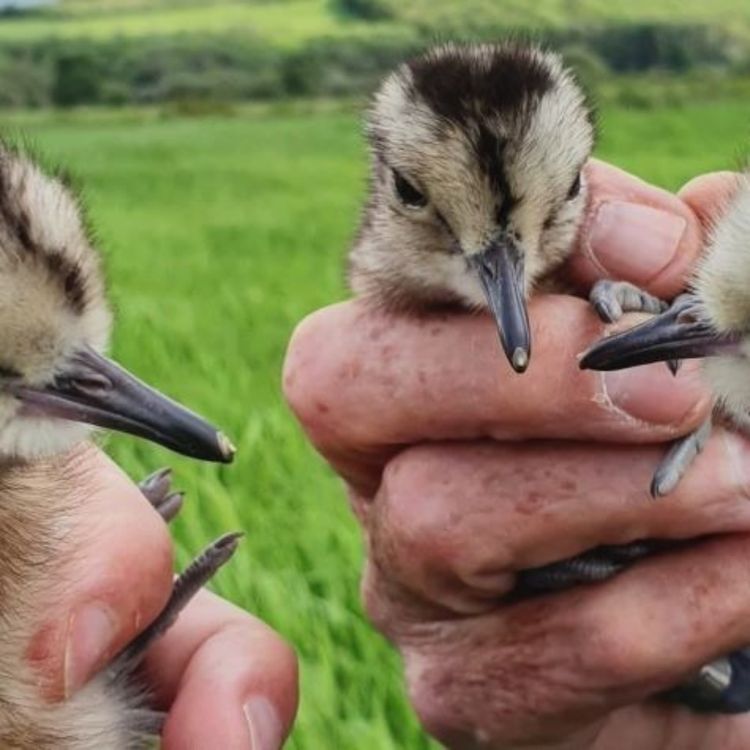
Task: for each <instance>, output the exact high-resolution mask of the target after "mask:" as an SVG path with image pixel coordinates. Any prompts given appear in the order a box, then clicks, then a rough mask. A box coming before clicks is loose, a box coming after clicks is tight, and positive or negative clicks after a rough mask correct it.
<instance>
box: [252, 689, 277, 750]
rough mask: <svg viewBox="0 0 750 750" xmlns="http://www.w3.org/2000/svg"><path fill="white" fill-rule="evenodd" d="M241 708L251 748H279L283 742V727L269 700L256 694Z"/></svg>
mask: <svg viewBox="0 0 750 750" xmlns="http://www.w3.org/2000/svg"><path fill="white" fill-rule="evenodd" d="M242 710H243V711H244V712H245V719H246V720H247V725H248V727H249V729H250V748H251V750H280V749H281V746H282V744H283V742H284V735H283V728H282V725H281V719H279V715H278V713H277V712H276V709H275V708H274V707H273V704H272V703H271V701H269V700H268V698H264V697H263V696H256V697H254V698H250V700H249V701H248V702H247V703H245V705H244V706H243V707H242Z"/></svg>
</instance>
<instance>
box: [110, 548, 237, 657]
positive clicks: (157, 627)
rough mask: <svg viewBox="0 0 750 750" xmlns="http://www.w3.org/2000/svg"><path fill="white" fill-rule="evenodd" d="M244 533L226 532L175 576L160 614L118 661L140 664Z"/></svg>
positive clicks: (227, 558) (226, 558)
mask: <svg viewBox="0 0 750 750" xmlns="http://www.w3.org/2000/svg"><path fill="white" fill-rule="evenodd" d="M241 537H242V534H241V533H231V534H224V536H221V537H219V538H218V539H217V540H216V541H214V542H212V543H211V544H210V545H209V546H208V547H206V549H204V550H203V552H201V553H200V554H199V555H198V557H196V558H195V559H194V560H193V561H192V562H191V563H190V564H189V565H188V566H187V568H185V570H184V571H183V572H182V573H180V575H179V576H177V578H176V579H175V582H174V586H173V587H172V594H171V595H170V597H169V600H168V601H167V603H166V605H165V606H164V609H163V610H162V611H161V613H160V614H159V616H158V617H157V618H156V619H155V620H154V621H153V622H152V623H151V624H150V625H149V626H148V627H147V628H146V629H145V630H144V631H143V632H142V633H141V634H140V635H138V636H137V637H136V638H135V639H134V640H133V641H132V642H131V643H130V644H129V645H128V646H126V648H125V649H124V650H123V651H122V652H121V653H120V655H119V656H118V657H117V659H116V662H115V663H116V664H118V665H122V666H124V667H127V668H130V667H132V665H134V664H137V663H138V662H139V661H140V660H141V658H142V657H143V654H144V653H145V652H146V650H147V649H148V648H149V647H150V646H151V645H152V644H153V643H154V641H156V640H158V639H159V638H160V637H161V636H162V635H164V633H166V632H167V630H169V628H170V627H171V626H172V625H173V624H174V622H175V621H176V620H177V617H178V615H179V614H180V612H182V610H183V609H184V608H185V606H186V605H187V603H188V602H189V601H190V600H191V599H192V598H193V597H194V596H195V594H197V593H198V591H199V590H200V589H201V588H202V587H203V586H204V585H205V584H206V583H208V581H209V580H211V578H213V576H214V574H215V573H216V572H217V571H218V570H219V568H221V567H222V566H223V565H224V564H225V563H227V562H228V561H229V560H230V558H231V557H232V555H233V554H234V553H235V550H236V549H237V546H238V545H239V541H240V539H241Z"/></svg>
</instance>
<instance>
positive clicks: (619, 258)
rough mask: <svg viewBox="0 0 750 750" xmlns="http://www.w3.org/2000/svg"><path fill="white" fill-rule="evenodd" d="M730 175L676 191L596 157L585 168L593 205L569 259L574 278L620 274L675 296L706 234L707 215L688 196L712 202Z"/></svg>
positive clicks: (589, 280)
mask: <svg viewBox="0 0 750 750" xmlns="http://www.w3.org/2000/svg"><path fill="white" fill-rule="evenodd" d="M730 174H731V173H723V176H718V177H717V176H710V180H709V177H708V176H707V177H706V178H703V179H706V180H709V182H708V183H704V184H703V186H702V187H700V189H697V188H692V189H690V190H689V189H688V188H690V185H688V186H686V188H685V195H681V196H676V195H673V194H672V193H670V192H668V191H666V190H662V189H661V188H657V187H655V186H653V185H649V184H648V183H646V182H643V181H642V180H640V179H638V178H637V177H634V176H633V175H630V174H628V173H627V172H624V171H622V170H620V169H617V168H616V167H613V166H612V165H610V164H606V163H604V162H600V161H597V160H592V161H591V162H590V163H589V164H588V165H587V167H586V176H587V178H588V183H589V206H588V209H587V213H586V218H585V220H584V223H583V226H582V227H581V232H580V234H579V238H578V245H577V248H576V250H575V252H574V255H573V257H572V258H571V260H570V261H569V266H568V271H569V274H570V276H571V278H572V279H573V280H574V282H575V283H576V284H580V285H582V286H584V287H586V288H588V287H589V286H591V285H592V284H593V283H594V282H595V281H597V280H598V279H601V278H613V279H618V280H620V279H621V280H624V281H630V282H632V283H634V284H636V285H638V286H640V287H642V288H644V289H647V290H648V291H650V292H651V293H653V294H655V295H657V296H659V297H664V298H667V299H669V298H671V297H674V296H675V295H676V294H678V293H679V292H680V291H682V289H684V287H685V284H686V281H687V279H688V276H689V273H690V270H691V268H692V267H693V265H694V263H695V260H696V259H697V258H698V256H699V255H700V253H701V250H702V248H703V244H704V239H705V226H704V223H703V215H702V214H700V213H698V208H697V207H696V203H694V202H688V200H687V198H686V196H693V195H695V196H696V201H697V202H698V204H699V205H700V206H705V207H708V206H709V205H713V203H712V202H713V201H715V200H717V198H716V196H717V195H723V194H725V193H726V189H725V187H722V186H725V185H726V182H727V181H730V178H729V175H730ZM691 185H692V183H691ZM722 191H723V192H722ZM719 199H720V198H719Z"/></svg>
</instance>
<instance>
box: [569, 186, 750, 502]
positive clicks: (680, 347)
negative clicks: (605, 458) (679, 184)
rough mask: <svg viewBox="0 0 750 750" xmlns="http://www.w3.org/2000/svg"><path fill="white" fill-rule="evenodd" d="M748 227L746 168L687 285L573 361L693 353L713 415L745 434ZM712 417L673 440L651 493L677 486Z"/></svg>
mask: <svg viewBox="0 0 750 750" xmlns="http://www.w3.org/2000/svg"><path fill="white" fill-rule="evenodd" d="M749 232H750V174H745V175H743V176H742V177H741V178H740V181H739V183H738V187H737V190H736V192H735V194H734V196H733V198H732V201H731V203H730V204H729V206H728V207H727V209H726V211H725V213H724V215H723V216H722V217H721V218H720V219H719V220H718V221H717V222H716V224H715V226H714V228H713V230H712V232H711V236H710V238H709V242H708V246H707V248H706V252H705V255H704V258H703V260H702V262H701V263H700V265H699V266H698V268H697V271H696V273H695V275H694V277H693V279H692V281H691V283H690V291H689V292H688V293H686V294H683V295H681V296H680V297H678V298H677V299H676V300H675V301H674V302H673V303H672V305H671V306H670V307H669V308H668V309H667V310H665V311H664V312H662V313H661V314H659V315H657V316H655V317H653V318H650V319H649V320H647V321H646V322H644V323H642V324H641V325H639V326H636V327H634V328H631V329H630V330H628V331H624V332H622V333H620V334H617V335H614V336H610V337H608V338H606V339H603V340H602V341H600V342H598V343H597V344H595V345H594V346H592V347H591V348H590V349H589V350H588V351H587V352H586V353H585V354H584V356H583V357H582V359H581V362H580V366H581V367H582V368H583V369H592V370H619V369H623V368H628V367H635V366H637V365H643V364H648V363H650V362H660V361H668V360H679V359H690V358H700V359H701V368H700V370H701V373H702V376H703V378H704V379H705V381H706V383H707V384H708V385H709V387H710V389H711V391H712V393H713V396H714V404H715V409H714V415H715V417H716V418H718V419H720V420H722V421H725V422H728V423H729V424H730V425H731V426H733V427H734V428H736V429H738V430H741V431H743V432H745V433H750V417H749V416H748V414H750V378H749V377H748V376H750V364H749V363H750V360H749V359H748V355H750V262H749V261H748V255H747V251H746V245H747V236H748V233H749ZM711 421H712V420H708V421H707V422H705V423H704V424H703V425H701V426H700V427H699V428H698V429H697V430H696V431H695V432H693V433H691V434H690V435H688V436H687V437H685V438H682V439H681V440H679V441H677V442H676V443H675V444H674V446H673V447H672V449H671V450H670V453H669V454H668V455H667V457H666V458H665V459H664V461H663V462H662V464H661V465H660V466H659V468H658V469H657V471H656V474H655V476H654V482H653V484H652V491H653V492H654V494H655V495H662V494H666V493H667V492H669V491H670V490H671V489H672V488H673V487H674V486H676V485H677V483H678V482H679V480H680V478H681V477H682V475H683V474H684V472H685V471H686V470H687V468H688V467H689V465H690V463H691V462H692V460H693V459H694V458H695V456H696V455H697V454H698V452H699V451H700V450H701V448H702V447H703V445H704V444H705V442H706V440H707V439H708V437H709V435H710V432H711Z"/></svg>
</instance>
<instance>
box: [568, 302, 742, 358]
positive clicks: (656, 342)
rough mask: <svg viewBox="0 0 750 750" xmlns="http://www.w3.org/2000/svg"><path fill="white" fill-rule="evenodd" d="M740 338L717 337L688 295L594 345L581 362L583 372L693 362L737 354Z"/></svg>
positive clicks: (717, 334)
mask: <svg viewBox="0 0 750 750" xmlns="http://www.w3.org/2000/svg"><path fill="white" fill-rule="evenodd" d="M739 341H740V338H739V336H736V335H734V334H726V333H718V332H717V331H716V330H715V329H714V328H713V326H712V325H711V324H710V323H708V322H706V321H705V320H704V319H702V318H701V316H700V310H699V307H698V305H697V303H696V301H695V299H694V298H693V297H692V296H691V295H683V296H682V297H678V298H677V299H676V300H675V302H674V303H673V304H672V306H671V307H670V308H669V309H668V310H665V311H664V312H663V313H661V314H660V315H656V316H655V317H653V318H651V319H650V320H647V321H646V322H645V323H641V324H640V325H638V326H635V327H634V328H631V329H630V330H628V331H623V332H622V333H618V334H615V335H614V336H609V337H608V338H605V339H603V340H601V341H599V342H597V343H596V344H594V345H593V346H592V347H591V348H590V349H589V350H588V351H587V352H586V353H585V354H584V355H583V357H582V358H581V361H580V367H581V369H582V370H624V369H626V368H628V367H637V366H638V365H646V364H649V363H651V362H667V361H672V360H680V359H696V358H702V357H710V356H713V355H716V354H731V353H733V352H736V351H737V350H738V346H739Z"/></svg>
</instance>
